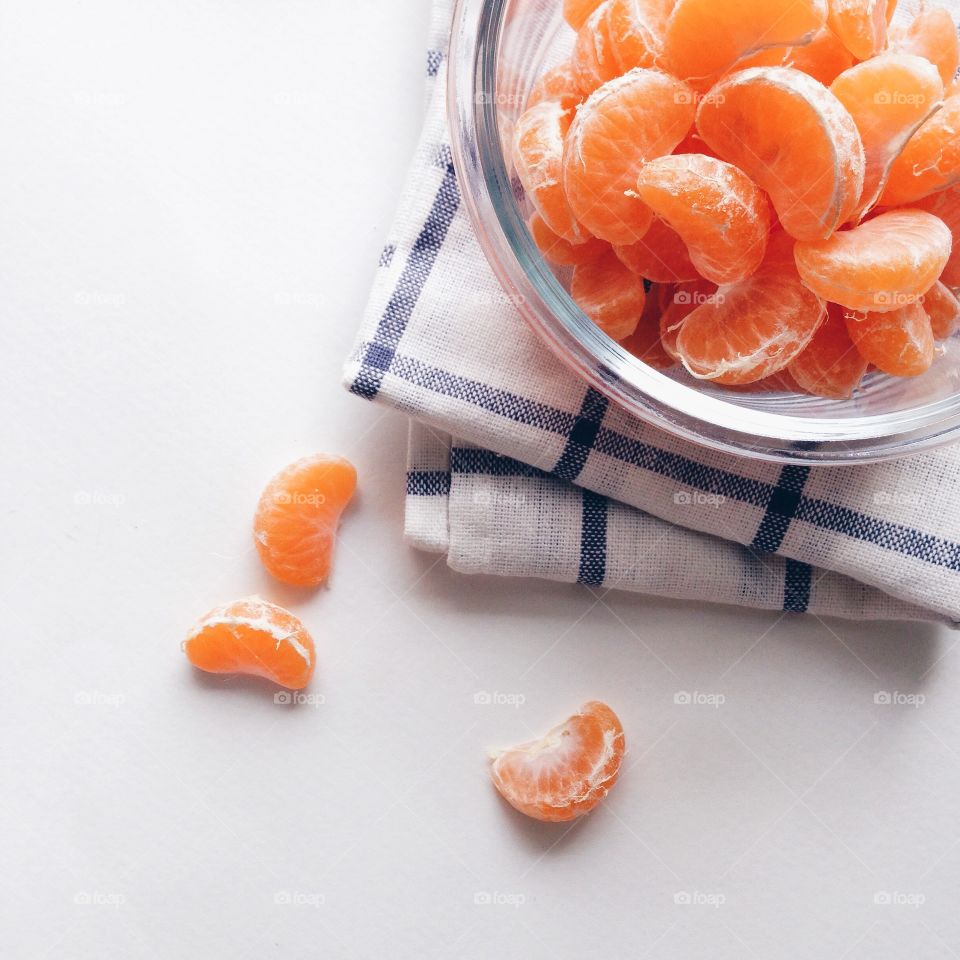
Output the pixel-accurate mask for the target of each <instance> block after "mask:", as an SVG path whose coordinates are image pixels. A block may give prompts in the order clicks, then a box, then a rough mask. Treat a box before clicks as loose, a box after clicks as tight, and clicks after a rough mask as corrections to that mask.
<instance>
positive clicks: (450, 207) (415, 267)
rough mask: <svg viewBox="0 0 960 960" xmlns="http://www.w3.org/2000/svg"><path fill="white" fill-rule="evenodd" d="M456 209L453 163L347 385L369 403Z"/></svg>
mask: <svg viewBox="0 0 960 960" xmlns="http://www.w3.org/2000/svg"><path fill="white" fill-rule="evenodd" d="M459 207H460V191H459V189H458V187H457V176H456V173H455V171H454V169H453V163H452V162H448V163H447V164H446V170H445V172H444V175H443V182H442V183H441V184H440V189H439V190H438V191H437V195H436V197H434V200H433V206H432V207H431V209H430V214H429V216H428V217H427V220H426V223H424V225H423V229H422V230H421V231H420V235H419V236H418V237H417V239H416V242H415V243H414V245H413V249H412V250H411V251H410V256H409V257H408V258H407V263H406V265H405V266H404V268H403V273H402V274H401V275H400V279H399V281H398V282H397V286H396V288H395V289H394V291H393V295H392V296H391V297H390V301H389V303H388V304H387V307H386V309H385V310H384V312H383V316H381V318H380V324H379V326H378V327H377V332H376V334H375V335H374V338H373V341H372V342H371V343H370V344H368V345H367V348H366V352H365V355H364V357H363V362H362V365H361V368H360V372H359V373H358V374H357V377H356V379H355V380H354V382H353V385H352V386H351V388H350V389H351V390H352V392H353V393H356V394H358V395H359V396H361V397H365V398H366V399H367V400H372V399H373V398H374V397H375V396H376V395H377V394H378V393H379V391H380V385H381V383H382V382H383V375H384V374H385V373H386V372H387V370H389V369H390V365H391V364H392V363H393V358H394V355H395V354H396V350H397V347H398V346H399V345H400V339H401V337H402V336H403V333H404V331H405V330H406V328H407V324H408V323H409V322H410V317H411V316H412V314H413V310H414V308H415V307H416V305H417V302H418V301H419V299H420V294H421V293H423V288H424V285H425V284H426V282H427V280H428V278H429V277H430V272H431V271H432V270H433V265H434V263H436V260H437V255H438V254H439V253H440V250H441V248H442V247H443V243H444V240H446V237H447V231H448V230H449V229H450V224H451V223H452V222H453V218H454V216H455V215H456V213H457V210H458V209H459Z"/></svg>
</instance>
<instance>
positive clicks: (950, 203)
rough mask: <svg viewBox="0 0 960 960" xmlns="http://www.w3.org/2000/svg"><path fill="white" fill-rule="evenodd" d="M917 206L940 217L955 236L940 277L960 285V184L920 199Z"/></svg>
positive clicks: (949, 284) (954, 284)
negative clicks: (951, 249)
mask: <svg viewBox="0 0 960 960" xmlns="http://www.w3.org/2000/svg"><path fill="white" fill-rule="evenodd" d="M915 206H916V207H917V208H918V209H920V210H926V211H927V212H928V213H932V214H933V215H934V216H936V217H939V218H940V219H941V220H942V221H943V222H944V223H945V224H946V225H947V227H949V229H950V233H951V234H952V236H953V251H952V252H951V254H950V259H949V260H948V261H947V265H946V266H945V267H944V268H943V273H942V274H941V275H940V279H941V280H942V281H943V282H944V283H945V284H946V285H947V286H948V287H960V186H958V187H951V188H950V189H949V190H943V191H942V192H940V193H934V194H931V195H930V196H929V197H924V198H923V200H918V201H917V203H916V204H915Z"/></svg>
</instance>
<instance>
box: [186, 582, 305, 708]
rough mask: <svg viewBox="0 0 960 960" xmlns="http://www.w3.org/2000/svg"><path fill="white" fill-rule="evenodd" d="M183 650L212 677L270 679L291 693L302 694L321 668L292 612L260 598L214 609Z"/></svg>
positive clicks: (191, 633)
mask: <svg viewBox="0 0 960 960" xmlns="http://www.w3.org/2000/svg"><path fill="white" fill-rule="evenodd" d="M183 651H184V653H186V655H187V659H188V660H189V661H190V663H192V664H193V665H194V666H195V667H197V668H198V669H200V670H204V671H206V672H207V673H241V674H248V675H250V676H256V677H264V678H266V679H267V680H272V681H273V682H274V683H277V684H279V685H280V686H281V687H287V688H288V689H290V690H302V689H303V688H304V687H305V686H306V685H307V684H308V683H309V682H310V678H311V677H312V676H313V671H314V667H315V664H316V653H315V650H314V645H313V640H312V639H311V637H310V634H309V633H308V632H307V630H306V628H305V627H304V625H303V624H302V623H301V622H300V621H299V620H298V619H297V618H296V617H295V616H294V615H293V614H292V613H290V612H289V611H288V610H284V609H283V608H282V607H278V606H276V605H275V604H272V603H268V602H267V601H266V600H261V599H260V598H259V597H248V598H246V599H245V600H237V601H236V602H234V603H228V604H226V605H224V606H222V607H216V608H215V609H213V610H211V611H210V612H209V613H208V614H206V615H205V616H204V617H203V618H202V619H201V620H200V621H199V622H198V623H197V624H196V626H194V628H193V629H192V630H191V631H190V633H189V635H188V636H187V638H186V640H184V642H183Z"/></svg>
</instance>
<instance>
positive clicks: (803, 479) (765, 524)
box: [751, 466, 810, 553]
mask: <svg viewBox="0 0 960 960" xmlns="http://www.w3.org/2000/svg"><path fill="white" fill-rule="evenodd" d="M809 476H810V468H809V467H796V466H791V467H784V468H783V470H782V471H781V472H780V480H779V481H778V482H777V485H776V486H775V487H774V488H773V491H772V492H771V494H770V500H769V502H768V503H767V512H766V513H765V514H764V517H763V520H761V521H760V527H759V529H758V530H757V535H756V536H755V537H754V538H753V543H752V544H751V546H752V547H753V549H754V550H759V551H760V552H761V553H776V552H777V551H778V550H779V549H780V547H781V545H782V544H783V538H784V537H785V536H786V535H787V531H788V530H789V529H790V524H791V523H792V522H793V520H794V518H795V517H796V515H797V511H798V510H799V509H800V500H801V498H802V497H803V488H804V487H805V486H806V483H807V478H808V477H809Z"/></svg>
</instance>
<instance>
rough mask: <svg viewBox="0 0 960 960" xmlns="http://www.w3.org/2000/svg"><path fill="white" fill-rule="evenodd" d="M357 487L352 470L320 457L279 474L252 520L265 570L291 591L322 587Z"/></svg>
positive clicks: (343, 462) (346, 463)
mask: <svg viewBox="0 0 960 960" xmlns="http://www.w3.org/2000/svg"><path fill="white" fill-rule="evenodd" d="M356 488H357V471H356V470H355V469H354V467H353V464H352V463H350V462H349V461H348V460H344V459H343V458H342V457H331V456H328V455H326V454H319V455H317V456H313V457H305V458H304V459H303V460H298V461H297V462H296V463H292V464H290V466H288V467H285V468H284V469H283V470H281V471H280V472H279V473H278V474H277V475H276V476H275V477H274V478H273V479H272V480H271V481H270V483H268V484H267V487H266V489H265V490H264V491H263V493H262V494H261V496H260V502H259V503H258V504H257V512H256V516H255V517H254V520H253V540H254V543H255V544H256V547H257V552H258V553H259V554H260V560H261V561H262V562H263V565H264V566H265V567H266V568H267V570H268V571H269V572H270V573H271V574H273V576H274V577H276V578H277V579H278V580H280V581H281V582H282V583H288V584H291V585H292V586H297V587H315V586H319V585H320V584H321V583H325V582H326V580H327V579H328V578H329V576H330V570H331V568H332V566H333V549H334V544H335V542H336V536H337V529H338V527H339V526H340V517H341V516H342V514H343V511H344V510H345V509H346V507H347V504H348V503H349V502H350V500H351V499H352V498H353V494H354V491H355V490H356Z"/></svg>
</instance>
